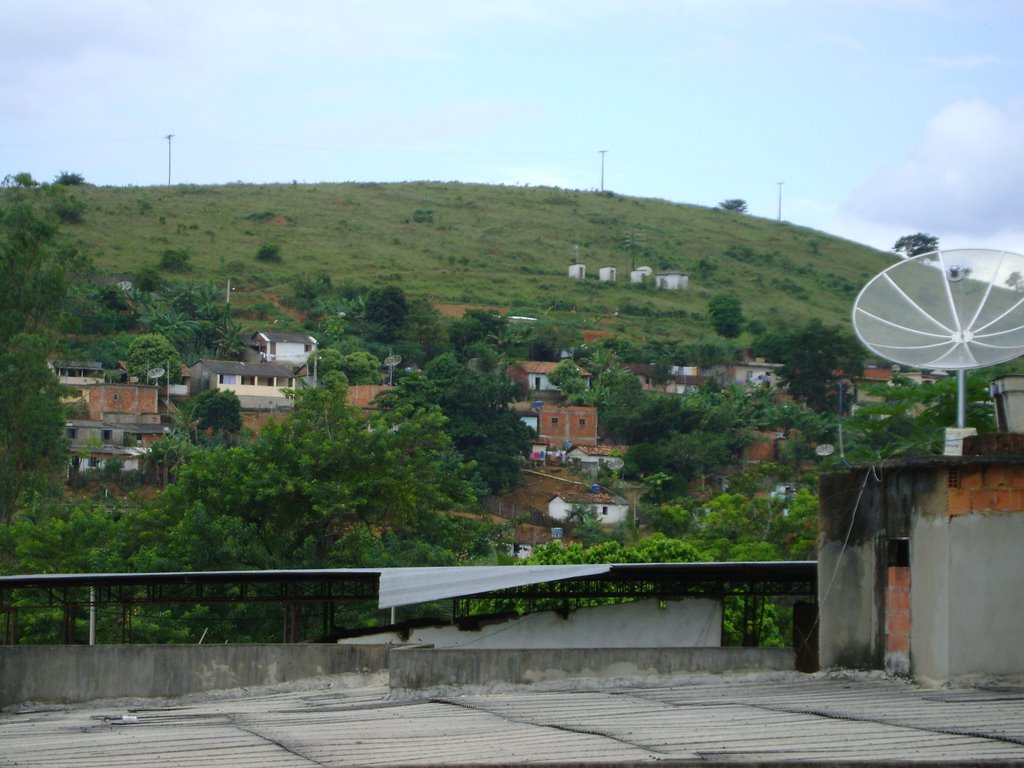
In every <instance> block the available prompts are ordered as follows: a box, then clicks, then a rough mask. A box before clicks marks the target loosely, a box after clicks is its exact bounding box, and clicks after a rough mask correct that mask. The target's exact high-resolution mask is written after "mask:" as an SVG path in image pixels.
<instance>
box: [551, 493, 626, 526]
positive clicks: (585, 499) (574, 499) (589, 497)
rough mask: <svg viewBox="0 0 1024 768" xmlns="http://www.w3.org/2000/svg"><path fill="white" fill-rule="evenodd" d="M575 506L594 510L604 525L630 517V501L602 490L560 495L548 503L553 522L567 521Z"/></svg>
mask: <svg viewBox="0 0 1024 768" xmlns="http://www.w3.org/2000/svg"><path fill="white" fill-rule="evenodd" d="M574 506H583V507H590V508H592V509H593V510H594V512H595V513H596V514H597V519H598V520H599V521H600V522H601V523H602V524H604V525H613V524H615V523H620V522H622V521H623V520H625V519H626V518H627V517H629V502H628V501H626V500H625V499H624V498H622V497H621V496H617V495H616V494H614V493H606V492H604V491H601V490H600V489H598V490H590V491H586V492H584V491H581V492H577V493H565V494H558V495H557V496H555V497H554V498H552V499H551V500H550V501H549V502H548V516H549V517H550V518H551V519H552V520H566V519H568V517H569V514H570V512H572V508H573V507H574Z"/></svg>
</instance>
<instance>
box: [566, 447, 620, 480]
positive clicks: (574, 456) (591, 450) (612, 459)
mask: <svg viewBox="0 0 1024 768" xmlns="http://www.w3.org/2000/svg"><path fill="white" fill-rule="evenodd" d="M626 450H627V449H626V447H625V446H621V445H575V446H573V447H572V448H571V449H570V450H569V451H568V453H566V455H565V457H566V458H567V459H569V461H577V462H579V465H580V469H581V470H582V471H583V473H584V474H587V475H596V474H597V472H598V470H600V469H601V467H602V466H609V467H610V468H612V469H618V468H619V467H621V466H622V459H621V456H622V455H623V454H624V453H625V452H626Z"/></svg>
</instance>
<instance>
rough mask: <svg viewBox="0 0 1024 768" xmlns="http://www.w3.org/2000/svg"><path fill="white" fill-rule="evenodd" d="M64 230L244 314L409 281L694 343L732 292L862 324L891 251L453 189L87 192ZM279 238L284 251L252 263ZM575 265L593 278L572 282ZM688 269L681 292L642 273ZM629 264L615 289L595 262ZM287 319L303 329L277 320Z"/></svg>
mask: <svg viewBox="0 0 1024 768" xmlns="http://www.w3.org/2000/svg"><path fill="white" fill-rule="evenodd" d="M71 191H72V192H73V194H74V195H75V196H76V197H77V198H79V199H80V200H81V201H82V202H83V203H84V204H85V206H86V209H85V212H84V217H83V220H82V222H81V223H80V224H74V225H69V226H68V228H69V230H70V231H71V234H72V236H73V237H74V239H75V240H76V241H77V244H78V246H79V248H80V249H81V250H82V251H83V252H84V253H85V254H87V255H88V256H89V257H90V258H91V259H92V260H93V262H94V264H95V266H96V268H97V270H98V271H99V272H101V273H103V274H116V273H134V272H137V271H138V270H139V269H140V268H142V267H145V266H147V265H150V266H158V265H159V264H160V263H161V260H162V259H164V258H165V255H166V254H170V255H171V256H172V257H173V256H178V257H179V259H180V257H181V256H182V255H185V256H187V259H186V261H187V267H188V269H187V271H185V272H180V273H173V274H172V273H166V271H165V270H162V271H164V272H165V274H166V275H167V276H173V277H176V278H179V279H190V280H195V281H197V282H206V281H214V282H216V283H221V284H226V283H227V281H228V280H229V279H230V281H231V285H232V287H233V289H234V290H235V292H234V293H233V297H232V303H233V307H237V308H238V309H239V310H245V309H254V308H255V309H263V310H264V314H266V313H267V312H268V311H269V312H273V311H274V310H273V308H274V304H275V301H276V299H278V298H280V297H281V296H286V295H288V294H290V293H291V291H292V284H293V281H294V280H295V279H296V278H297V277H302V276H305V277H319V276H322V275H326V276H327V277H329V278H330V280H331V283H332V284H333V285H334V286H336V287H343V286H346V285H349V286H353V287H375V286H382V285H398V286H399V287H401V288H402V290H403V291H404V292H405V293H406V294H408V295H410V296H429V297H431V299H432V300H433V301H434V302H435V303H438V304H443V303H452V304H473V305H485V306H493V307H496V308H499V309H501V310H502V311H505V312H508V313H510V314H515V315H528V316H534V317H548V318H551V319H556V320H558V321H559V322H564V323H569V324H572V325H574V326H576V327H578V328H579V329H580V330H587V329H591V330H602V331H607V332H612V333H616V334H624V335H630V336H634V337H636V338H657V337H662V338H666V339H674V340H678V341H685V342H690V341H699V340H701V339H703V338H705V337H708V336H711V335H713V332H712V331H711V329H710V326H709V324H708V322H707V319H706V317H707V303H708V300H709V299H710V298H711V297H712V296H714V295H716V294H719V293H729V294H732V295H734V296H735V297H737V298H738V299H739V300H740V301H741V303H742V306H743V312H744V316H745V317H746V318H747V319H748V320H760V321H762V322H764V323H765V324H766V325H767V326H768V327H773V326H774V325H775V324H778V323H786V322H790V321H792V322H802V321H804V320H806V319H807V318H809V317H812V316H817V317H820V318H821V319H822V320H823V321H825V322H826V323H829V324H834V323H838V324H842V325H844V326H845V325H848V324H849V316H850V310H851V307H852V304H853V301H854V299H855V297H856V295H857V292H858V291H859V290H860V288H861V286H863V285H864V283H865V282H867V280H869V279H870V278H871V277H872V276H873V275H874V274H875V273H877V272H878V271H879V270H881V269H882V268H884V267H885V266H888V265H889V264H891V263H892V260H893V258H894V256H893V255H892V254H887V253H884V252H881V251H877V250H875V249H873V248H868V247H866V246H862V245H859V244H857V243H853V242H850V241H846V240H842V239H839V238H835V237H832V236H830V235H827V234H825V233H823V232H818V231H815V230H811V229H807V228H803V227H799V226H794V225H792V224H788V223H786V222H777V221H773V220H768V219H759V218H755V217H753V216H749V215H745V214H737V213H730V212H726V211H722V210H718V209H710V208H703V207H699V206H692V205H680V204H675V203H669V202H665V201H662V200H652V199H639V198H628V197H622V196H619V195H615V194H612V193H596V192H576V191H568V190H561V189H554V188H542V187H541V188H534V187H525V188H524V187H503V186H485V185H474V184H458V183H432V182H417V183H402V184H357V183H350V184H275V185H245V184H229V185H224V186H168V187H127V188H113V187H92V186H76V187H73V188H71ZM262 246H276V247H277V253H278V255H279V257H280V260H279V261H264V260H260V259H258V258H257V253H258V252H259V250H260V248H261V247H262ZM577 259H578V260H579V261H580V262H582V263H584V264H586V266H587V278H586V280H583V281H579V280H571V279H569V277H568V268H569V266H570V265H571V264H572V263H574V261H576V260H577ZM641 265H645V266H649V267H651V268H652V269H654V270H655V271H658V270H667V269H679V270H683V271H685V272H687V273H688V274H689V281H690V288H689V290H686V291H664V290H656V289H654V287H653V286H652V285H650V284H646V285H642V286H641V285H635V284H631V283H630V281H629V272H630V270H631V269H632V268H634V267H638V266H641ZM605 266H613V267H616V268H617V270H618V280H617V281H616V282H615V283H602V282H599V281H598V279H597V274H598V269H599V268H601V267H605ZM281 317H282V321H283V322H285V323H287V322H295V321H294V319H293V318H288V317H287V315H282V316H281Z"/></svg>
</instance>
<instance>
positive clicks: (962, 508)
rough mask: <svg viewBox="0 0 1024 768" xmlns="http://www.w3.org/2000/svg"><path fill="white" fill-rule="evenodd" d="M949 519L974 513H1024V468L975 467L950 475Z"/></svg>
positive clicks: (1004, 466)
mask: <svg viewBox="0 0 1024 768" xmlns="http://www.w3.org/2000/svg"><path fill="white" fill-rule="evenodd" d="M946 510H947V512H948V514H949V516H950V517H956V516H957V515H966V514H970V513H972V512H1024V466H1007V465H992V466H972V467H963V468H960V469H959V470H958V471H957V473H956V475H955V476H954V475H951V480H950V484H949V489H948V491H947V494H946Z"/></svg>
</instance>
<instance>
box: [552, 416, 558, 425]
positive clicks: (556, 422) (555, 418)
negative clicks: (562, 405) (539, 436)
mask: <svg viewBox="0 0 1024 768" xmlns="http://www.w3.org/2000/svg"><path fill="white" fill-rule="evenodd" d="M551 426H552V427H557V426H558V417H557V416H552V417H551Z"/></svg>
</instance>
